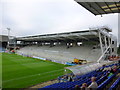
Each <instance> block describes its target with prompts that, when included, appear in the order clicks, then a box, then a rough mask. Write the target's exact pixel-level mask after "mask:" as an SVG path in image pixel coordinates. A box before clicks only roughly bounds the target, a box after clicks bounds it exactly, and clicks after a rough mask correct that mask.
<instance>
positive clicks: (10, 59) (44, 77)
mask: <svg viewBox="0 0 120 90" xmlns="http://www.w3.org/2000/svg"><path fill="white" fill-rule="evenodd" d="M0 55H2V88H27V87H30V86H32V85H36V84H38V83H42V82H45V81H48V80H52V79H55V78H57V77H58V76H60V75H63V74H64V67H67V65H62V64H58V63H54V62H50V61H44V60H39V59H34V58H30V57H23V56H20V55H16V54H8V53H2V54H0Z"/></svg>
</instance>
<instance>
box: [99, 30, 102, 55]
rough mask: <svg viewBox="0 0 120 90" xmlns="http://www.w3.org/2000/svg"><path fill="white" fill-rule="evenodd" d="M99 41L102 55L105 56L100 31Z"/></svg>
mask: <svg viewBox="0 0 120 90" xmlns="http://www.w3.org/2000/svg"><path fill="white" fill-rule="evenodd" d="M99 41H100V47H101V54H103V45H102V38H101V33H100V31H99Z"/></svg>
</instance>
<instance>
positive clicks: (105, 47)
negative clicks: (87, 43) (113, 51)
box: [104, 36, 107, 48]
mask: <svg viewBox="0 0 120 90" xmlns="http://www.w3.org/2000/svg"><path fill="white" fill-rule="evenodd" d="M104 39H105V48H107V40H106V36H104Z"/></svg>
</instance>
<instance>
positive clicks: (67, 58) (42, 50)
mask: <svg viewBox="0 0 120 90" xmlns="http://www.w3.org/2000/svg"><path fill="white" fill-rule="evenodd" d="M17 52H18V53H22V54H26V55H32V56H38V57H42V58H47V59H50V60H56V61H60V62H73V60H74V58H78V59H83V60H88V61H96V60H98V58H99V57H100V56H101V53H100V52H101V51H100V48H97V49H93V46H92V45H91V46H74V47H71V48H69V49H67V48H66V46H65V45H59V46H54V47H49V46H37V45H36V46H35V45H34V46H26V47H23V48H21V49H20V50H18V51H17Z"/></svg>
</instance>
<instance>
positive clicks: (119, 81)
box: [109, 77, 120, 90]
mask: <svg viewBox="0 0 120 90" xmlns="http://www.w3.org/2000/svg"><path fill="white" fill-rule="evenodd" d="M118 85H119V86H120V77H119V78H118V79H117V80H116V81H115V82H114V83H113V84H112V86H111V87H110V89H109V90H113V89H115V88H118Z"/></svg>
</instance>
